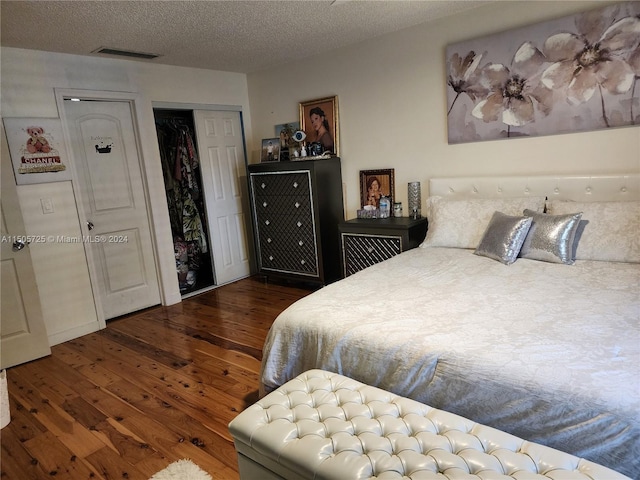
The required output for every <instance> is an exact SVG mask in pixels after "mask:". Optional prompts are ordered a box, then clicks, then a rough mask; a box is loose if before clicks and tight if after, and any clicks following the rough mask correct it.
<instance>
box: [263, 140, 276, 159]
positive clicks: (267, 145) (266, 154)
mask: <svg viewBox="0 0 640 480" xmlns="http://www.w3.org/2000/svg"><path fill="white" fill-rule="evenodd" d="M279 160H280V139H279V138H263V139H262V149H261V151H260V161H261V162H278V161H279Z"/></svg>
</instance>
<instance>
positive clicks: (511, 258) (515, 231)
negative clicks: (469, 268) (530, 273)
mask: <svg viewBox="0 0 640 480" xmlns="http://www.w3.org/2000/svg"><path fill="white" fill-rule="evenodd" d="M531 221H532V219H531V217H516V216H512V215H505V214H504V213H502V212H495V213H494V214H493V216H492V217H491V221H490V222H489V225H488V226H487V228H486V230H485V232H484V234H483V235H482V240H480V245H478V248H476V250H475V252H474V253H475V254H476V255H480V256H483V257H489V258H492V259H494V260H497V261H499V262H501V263H504V264H505V265H511V264H512V263H513V262H515V261H516V260H517V258H518V253H519V252H520V248H522V244H523V243H524V240H525V238H526V237H527V233H528V232H529V228H530V227H531Z"/></svg>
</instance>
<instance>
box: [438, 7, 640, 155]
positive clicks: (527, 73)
mask: <svg viewBox="0 0 640 480" xmlns="http://www.w3.org/2000/svg"><path fill="white" fill-rule="evenodd" d="M446 59H447V109H448V111H447V119H448V133H449V143H464V142H477V141H483V140H497V139H502V138H516V137H533V136H539V135H551V134H556V133H570V132H581V131H589V130H596V129H603V128H614V127H623V126H633V125H640V85H639V83H640V2H626V3H620V4H613V5H608V6H607V7H604V8H600V9H597V10H591V11H587V12H584V13H581V14H576V15H572V16H569V17H564V18H560V19H557V20H554V21H549V22H545V23H540V24H536V25H532V26H530V27H525V28H520V29H516V30H510V31H507V32H503V33H500V34H496V35H491V36H488V37H483V38H479V39H475V40H470V41H466V42H461V43H457V44H454V45H450V46H448V47H447V51H446Z"/></svg>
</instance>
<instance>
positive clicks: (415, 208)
mask: <svg viewBox="0 0 640 480" xmlns="http://www.w3.org/2000/svg"><path fill="white" fill-rule="evenodd" d="M407 191H408V194H409V216H410V217H411V218H421V217H422V210H421V207H420V205H421V203H422V199H421V196H420V182H409V184H408V186H407Z"/></svg>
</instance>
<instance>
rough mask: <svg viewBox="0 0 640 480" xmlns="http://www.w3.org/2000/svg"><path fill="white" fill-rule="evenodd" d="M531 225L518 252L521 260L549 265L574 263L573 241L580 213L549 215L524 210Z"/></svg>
mask: <svg viewBox="0 0 640 480" xmlns="http://www.w3.org/2000/svg"><path fill="white" fill-rule="evenodd" d="M524 214H525V216H527V217H531V218H532V219H533V223H532V224H531V228H530V229H529V233H528V234H527V238H526V239H525V241H524V244H523V245H522V250H520V256H521V257H522V258H528V259H531V260H541V261H543V262H550V263H564V264H566V265H573V263H574V256H573V253H574V240H575V236H576V231H577V229H578V225H579V223H580V219H581V218H582V213H570V214H567V215H549V214H546V213H538V212H534V211H533V210H525V211H524Z"/></svg>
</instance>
